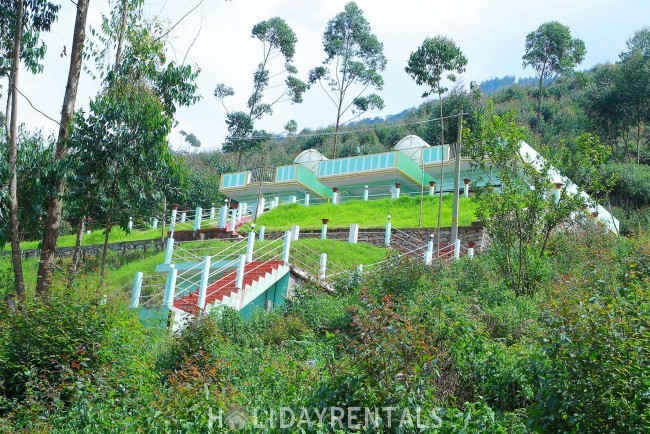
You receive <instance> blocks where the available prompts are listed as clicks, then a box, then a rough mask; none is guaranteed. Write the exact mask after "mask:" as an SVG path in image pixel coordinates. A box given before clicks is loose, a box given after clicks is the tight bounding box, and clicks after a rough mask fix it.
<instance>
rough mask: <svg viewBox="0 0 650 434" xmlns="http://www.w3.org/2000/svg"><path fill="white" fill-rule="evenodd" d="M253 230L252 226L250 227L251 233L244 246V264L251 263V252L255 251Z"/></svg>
mask: <svg viewBox="0 0 650 434" xmlns="http://www.w3.org/2000/svg"><path fill="white" fill-rule="evenodd" d="M254 229H255V227H254V226H252V227H251V231H250V232H249V233H248V243H247V244H246V262H251V261H252V260H253V250H254V249H255V232H254V231H253V230H254Z"/></svg>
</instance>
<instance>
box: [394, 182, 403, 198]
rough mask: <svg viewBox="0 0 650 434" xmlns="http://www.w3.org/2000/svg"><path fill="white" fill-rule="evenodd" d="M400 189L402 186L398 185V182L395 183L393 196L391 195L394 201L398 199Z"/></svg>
mask: <svg viewBox="0 0 650 434" xmlns="http://www.w3.org/2000/svg"><path fill="white" fill-rule="evenodd" d="M401 189H402V184H400V183H399V182H396V183H395V194H394V195H393V198H394V199H399V193H400V191H401Z"/></svg>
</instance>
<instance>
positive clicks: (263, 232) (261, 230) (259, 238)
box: [257, 226, 266, 241]
mask: <svg viewBox="0 0 650 434" xmlns="http://www.w3.org/2000/svg"><path fill="white" fill-rule="evenodd" d="M265 233H266V226H262V227H260V234H259V235H258V238H257V239H258V240H259V241H264V234H265Z"/></svg>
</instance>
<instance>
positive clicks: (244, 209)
mask: <svg viewBox="0 0 650 434" xmlns="http://www.w3.org/2000/svg"><path fill="white" fill-rule="evenodd" d="M246 214H248V202H244V203H242V204H241V216H245V215H246Z"/></svg>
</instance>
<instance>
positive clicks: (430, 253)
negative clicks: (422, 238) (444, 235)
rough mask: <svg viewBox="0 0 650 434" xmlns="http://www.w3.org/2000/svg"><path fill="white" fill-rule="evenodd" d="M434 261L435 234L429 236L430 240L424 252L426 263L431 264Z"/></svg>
mask: <svg viewBox="0 0 650 434" xmlns="http://www.w3.org/2000/svg"><path fill="white" fill-rule="evenodd" d="M432 261H433V234H431V235H430V237H429V242H428V243H427V251H426V252H425V253H424V263H425V264H427V265H431V262H432Z"/></svg>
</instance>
